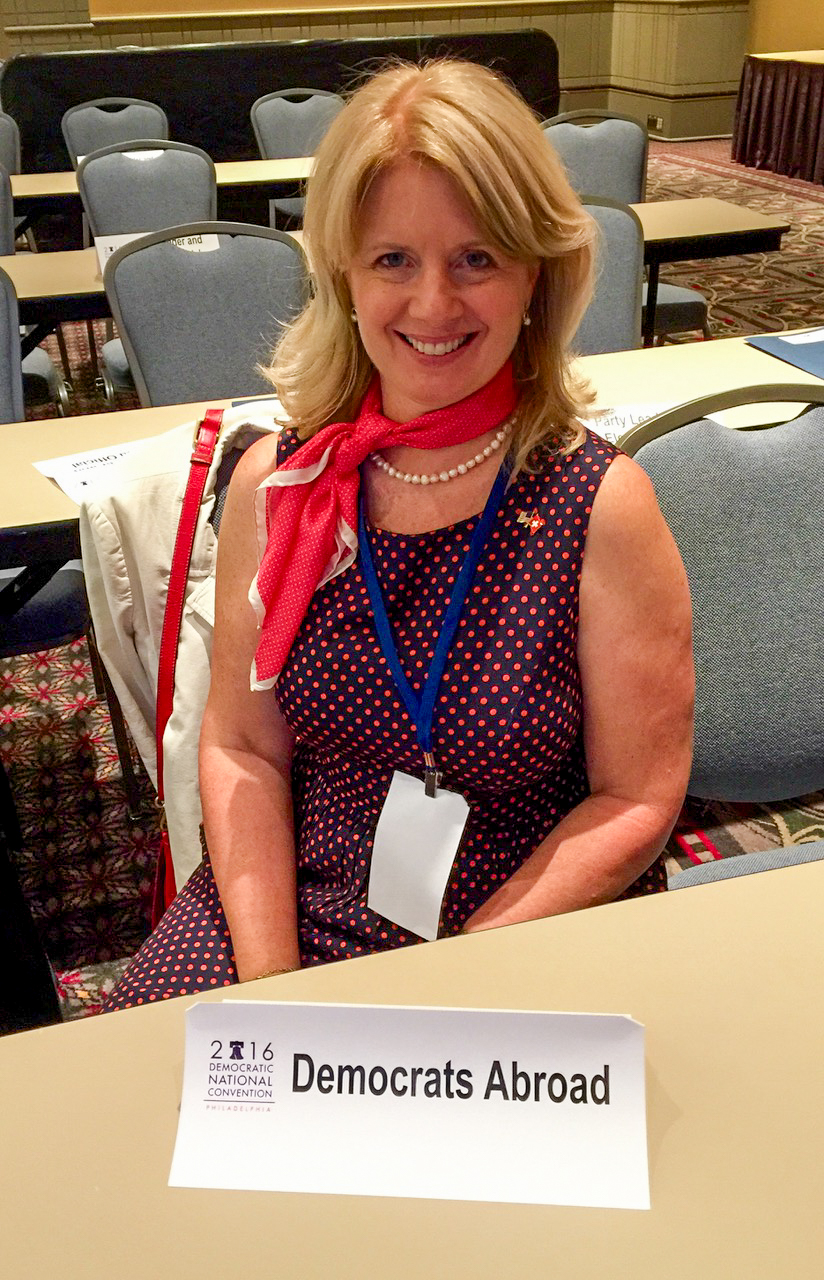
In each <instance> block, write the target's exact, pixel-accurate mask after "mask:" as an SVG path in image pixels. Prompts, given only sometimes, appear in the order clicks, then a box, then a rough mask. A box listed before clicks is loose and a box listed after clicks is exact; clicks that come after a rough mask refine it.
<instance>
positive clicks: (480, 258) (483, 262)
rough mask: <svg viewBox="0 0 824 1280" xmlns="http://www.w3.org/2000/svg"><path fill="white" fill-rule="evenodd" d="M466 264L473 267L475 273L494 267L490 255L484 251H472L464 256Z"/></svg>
mask: <svg viewBox="0 0 824 1280" xmlns="http://www.w3.org/2000/svg"><path fill="white" fill-rule="evenodd" d="M464 262H465V263H466V265H467V266H468V267H471V268H472V270H473V271H478V270H482V269H483V268H484V267H491V266H493V265H494V263H493V261H492V259H491V258H490V256H489V254H488V253H486V252H485V251H484V250H483V249H470V250H469V251H468V252H467V253H466V254H464Z"/></svg>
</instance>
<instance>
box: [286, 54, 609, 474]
mask: <svg viewBox="0 0 824 1280" xmlns="http://www.w3.org/2000/svg"><path fill="white" fill-rule="evenodd" d="M407 158H413V159H416V160H420V161H421V162H423V163H426V164H429V165H433V166H434V167H436V168H437V169H439V170H441V171H442V172H444V173H446V174H448V175H449V176H450V177H451V178H452V180H453V181H454V182H455V184H456V186H457V188H458V189H459V190H460V191H461V192H462V194H463V196H464V197H465V199H466V200H467V202H468V205H469V207H470V209H471V211H472V214H473V216H474V218H475V220H476V221H477V223H478V225H479V226H480V228H481V229H482V231H483V234H484V235H485V236H486V237H488V238H489V239H490V241H491V242H492V244H493V245H494V246H495V247H496V248H498V249H499V251H501V252H502V253H504V254H505V255H506V256H507V257H509V258H511V259H513V260H515V261H521V262H530V263H535V262H537V263H538V268H539V270H538V278H537V283H536V285H535V289H534V292H533V295H532V301H531V303H530V306H529V316H530V321H531V323H530V324H529V325H528V326H524V327H523V328H522V329H521V332H520V335H519V337H518V341H517V343H516V346H515V350H514V352H513V362H514V369H515V377H516V382H517V384H518V388H519V402H518V403H519V407H518V411H517V414H516V423H515V430H514V432H513V442H512V446H511V452H512V455H513V461H514V465H515V468H516V469H517V468H520V467H525V466H530V468H534V467H535V466H536V465H539V463H540V455H541V454H542V453H543V454H546V453H547V452H550V451H551V452H555V451H556V450H558V449H569V448H574V447H576V446H577V444H578V443H580V440H581V439H582V435H583V432H582V428H581V426H580V423H579V422H578V421H577V415H578V414H579V412H580V411H581V408H582V406H583V405H584V404H585V403H587V402H588V401H589V400H591V398H592V397H591V394H589V393H588V391H587V390H586V384H585V383H584V382H583V381H582V380H580V379H577V378H575V377H574V376H573V374H572V371H571V369H570V358H569V351H568V349H569V344H570V342H571V340H572V338H573V337H574V335H575V333H576V331H577V328H578V325H579V322H580V319H581V316H582V315H583V313H584V311H585V309H586V307H587V304H588V302H589V300H590V297H591V293H592V277H593V258H594V243H593V241H594V234H595V233H594V229H593V223H592V221H591V219H590V218H589V216H588V215H587V214H586V213H585V211H584V209H583V208H582V206H581V203H580V201H579V199H578V197H577V195H576V194H575V192H574V191H573V190H572V188H571V187H570V185H569V182H568V180H567V178H566V175H565V173H564V170H563V167H562V165H561V163H560V161H559V159H558V157H557V156H556V154H555V152H554V151H553V149H552V148H551V146H550V145H549V143H548V142H547V140H546V138H545V136H544V134H543V133H542V131H541V128H540V126H539V124H538V121H537V119H536V117H535V116H534V115H533V113H532V112H531V111H530V109H529V107H528V106H527V105H526V103H525V102H524V101H523V100H522V99H521V98H520V97H519V96H518V95H517V94H516V93H515V91H514V90H513V89H511V88H510V87H509V86H508V85H507V84H505V83H504V81H503V80H501V79H500V78H499V77H498V76H496V75H495V74H493V72H491V71H488V70H487V69H486V68H485V67H481V66H477V65H476V64H474V63H470V62H458V61H438V62H431V63H429V64H427V65H424V66H415V65H410V64H405V63H403V64H400V65H395V66H392V67H390V68H389V69H387V70H385V71H382V72H380V73H379V74H378V75H376V76H374V77H373V78H372V79H371V80H369V81H367V82H366V83H365V84H364V85H363V86H362V87H361V88H360V89H358V90H357V92H356V93H355V94H354V95H353V96H352V98H351V99H350V100H349V102H348V104H347V106H346V107H345V108H344V110H343V111H342V112H340V114H339V115H338V116H337V118H336V119H335V120H334V122H333V123H332V125H331V127H330V129H329V131H328V133H327V134H326V136H325V138H324V140H323V142H322V143H321V145H320V147H319V149H318V152H317V155H316V158H315V166H314V169H313V175H312V179H311V181H310V183H309V188H308V194H307V199H306V212H305V217H304V237H305V243H306V248H307V252H308V256H309V258H310V261H311V263H312V269H313V275H314V292H313V296H312V299H311V300H310V302H309V303H308V305H307V306H306V308H305V310H304V311H303V312H302V313H301V315H300V316H299V317H298V318H297V320H296V321H295V322H294V323H293V324H292V325H290V327H289V328H288V329H287V330H286V331H285V333H284V335H283V337H282V338H281V340H280V342H279V344H278V346H277V348H276V350H275V353H274V356H273V360H272V364H271V367H270V369H269V370H268V373H269V376H270V377H271V380H272V381H273V382H274V384H275V386H276V387H277V390H278V394H279V397H280V400H281V403H282V404H283V407H284V409H285V411H286V413H287V415H288V418H289V421H290V423H291V424H292V425H293V426H295V427H297V429H298V432H299V434H300V436H301V437H302V438H304V439H306V438H308V437H309V436H310V435H312V434H314V432H316V431H318V430H320V429H321V427H324V426H326V425H327V423H329V422H334V421H342V420H343V421H348V420H351V419H352V418H354V417H355V416H356V414H357V411H358V408H359V406H360V403H361V400H362V399H363V396H364V395H365V393H366V389H367V387H368V385H369V381H370V379H371V377H372V374H373V372H374V370H373V366H372V363H371V361H370V360H369V357H368V356H367V354H366V351H365V350H364V348H363V345H362V343H361V341H360V335H359V333H358V330H357V326H356V325H354V324H353V323H352V320H351V315H350V312H351V307H352V299H351V296H350V293H349V286H348V283H347V279H346V272H347V269H348V267H349V264H350V263H351V262H352V259H353V257H354V255H355V252H356V247H357V236H358V222H359V217H358V215H359V211H360V208H361V206H362V204H363V201H364V199H365V197H366V194H367V192H368V190H369V187H370V185H371V183H372V182H373V181H374V180H375V177H376V176H377V174H379V173H380V172H381V171H383V170H385V169H387V168H389V167H390V166H391V165H393V164H395V163H397V162H398V161H400V160H402V159H407Z"/></svg>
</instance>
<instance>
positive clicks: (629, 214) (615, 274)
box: [572, 196, 644, 356]
mask: <svg viewBox="0 0 824 1280" xmlns="http://www.w3.org/2000/svg"><path fill="white" fill-rule="evenodd" d="M583 203H584V207H585V208H586V211H587V213H589V214H590V216H591V217H592V218H594V220H595V222H596V224H597V227H598V231H599V237H598V240H599V243H598V254H597V261H596V268H595V270H596V277H595V295H594V297H593V299H592V302H591V303H590V304H589V306H588V308H587V310H586V311H585V313H584V316H583V319H582V320H581V324H580V326H579V328H578V332H577V334H576V335H575V338H574V339H573V343H572V346H573V349H574V350H575V351H576V352H577V353H578V354H579V355H585V356H594V355H601V354H603V353H604V352H607V351H630V350H632V349H633V348H635V347H639V346H640V345H641V285H642V280H643V270H644V236H643V232H642V230H641V223H640V221H639V220H638V215H637V214H636V213H635V212H634V211H633V210H632V209H630V208H628V206H627V205H625V204H619V203H618V202H617V201H616V200H594V199H590V198H589V197H588V196H587V197H584V200H583Z"/></svg>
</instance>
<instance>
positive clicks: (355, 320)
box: [349, 307, 358, 324]
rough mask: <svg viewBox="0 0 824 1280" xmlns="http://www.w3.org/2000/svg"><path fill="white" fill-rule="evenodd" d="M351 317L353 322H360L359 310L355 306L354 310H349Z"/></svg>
mask: <svg viewBox="0 0 824 1280" xmlns="http://www.w3.org/2000/svg"><path fill="white" fill-rule="evenodd" d="M349 318H350V320H351V321H352V324H357V323H358V313H357V311H356V310H355V308H354V307H353V308H352V310H351V311H350V312H349Z"/></svg>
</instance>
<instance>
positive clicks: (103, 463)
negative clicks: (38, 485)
mask: <svg viewBox="0 0 824 1280" xmlns="http://www.w3.org/2000/svg"><path fill="white" fill-rule="evenodd" d="M145 443H146V441H145V440H128V441H123V442H122V443H121V444H113V445H109V446H105V445H104V446H103V448H101V449H87V450H85V451H84V452H83V453H67V454H65V455H64V456H63V457H62V458H46V459H45V461H43V462H33V463H32V466H33V467H36V469H37V470H38V471H39V472H40V474H41V475H44V476H46V477H47V478H48V479H49V480H54V482H55V484H57V485H59V486H60V488H61V489H62V490H63V492H64V493H65V494H66V495H67V496H68V497H69V498H71V499H72V500H73V501H74V502H77V503H80V502H83V500H84V499H85V498H89V497H91V496H92V494H93V493H94V491H95V489H96V488H97V487H98V486H100V485H101V483H103V484H105V482H106V481H107V480H108V478H109V477H110V475H111V474H112V468H113V467H116V466H117V464H118V463H119V462H120V461H121V460H122V459H123V458H127V457H128V456H129V454H130V453H134V451H135V450H136V449H140V448H141V447H142V446H143V445H145Z"/></svg>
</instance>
